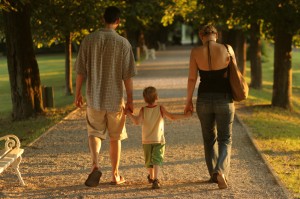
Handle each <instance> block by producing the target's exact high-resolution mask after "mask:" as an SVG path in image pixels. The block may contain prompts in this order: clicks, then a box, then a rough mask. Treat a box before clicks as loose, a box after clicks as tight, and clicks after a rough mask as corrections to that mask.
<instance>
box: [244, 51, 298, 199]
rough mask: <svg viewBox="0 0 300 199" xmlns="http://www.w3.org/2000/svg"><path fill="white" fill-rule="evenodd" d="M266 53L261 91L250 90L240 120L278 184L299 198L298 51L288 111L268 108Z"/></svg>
mask: <svg viewBox="0 0 300 199" xmlns="http://www.w3.org/2000/svg"><path fill="white" fill-rule="evenodd" d="M268 52H269V57H272V58H271V59H270V58H269V59H268V61H266V62H264V63H263V89H262V90H254V89H250V96H249V99H248V100H246V101H245V102H242V104H243V105H245V107H243V108H241V114H240V117H241V119H242V120H243V121H244V123H245V124H246V125H247V126H248V127H249V128H250V129H251V132H252V134H253V136H254V139H255V141H256V143H257V145H258V147H259V149H260V151H261V153H262V154H263V155H264V156H265V157H266V159H267V160H268V162H269V163H270V164H271V166H272V167H273V169H274V171H275V172H276V173H277V175H278V176H279V178H280V179H281V181H282V182H283V183H284V184H285V185H286V187H287V188H288V189H289V190H290V191H291V192H292V193H293V194H294V197H295V198H300V128H299V127H300V74H299V73H300V51H299V49H298V50H294V51H293V54H292V56H293V59H292V70H293V97H292V103H293V108H294V110H293V111H292V112H290V111H287V110H284V109H281V108H274V107H271V106H270V104H271V99H272V85H273V54H272V53H273V49H272V48H271V47H269V48H268ZM248 65H249V64H248ZM247 72H248V74H249V73H250V71H247ZM248 81H249V82H250V79H249V78H248Z"/></svg>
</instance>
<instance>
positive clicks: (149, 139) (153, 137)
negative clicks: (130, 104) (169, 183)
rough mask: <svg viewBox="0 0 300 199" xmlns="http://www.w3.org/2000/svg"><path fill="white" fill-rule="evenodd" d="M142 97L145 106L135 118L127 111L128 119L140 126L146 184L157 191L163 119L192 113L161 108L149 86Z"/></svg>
mask: <svg viewBox="0 0 300 199" xmlns="http://www.w3.org/2000/svg"><path fill="white" fill-rule="evenodd" d="M143 97H144V100H145V102H146V103H147V106H144V107H142V108H141V110H140V112H139V114H138V115H137V116H135V115H133V114H132V113H131V112H130V111H127V115H128V116H129V118H130V119H131V120H132V121H133V122H134V123H135V124H136V125H138V124H142V143H143V149H144V157H145V166H146V167H147V168H148V171H149V175H148V177H147V178H148V182H149V183H152V189H159V188H160V182H159V180H158V173H159V166H161V165H162V162H163V157H164V151H165V137H164V119H163V118H164V117H166V118H169V119H171V120H175V119H182V118H187V117H190V116H191V115H192V112H187V113H186V114H173V113H169V112H168V111H167V110H166V109H165V108H164V107H163V106H160V105H158V104H156V101H157V99H158V95H157V91H156V89H155V88H154V87H152V86H150V87H147V88H145V89H144V91H143Z"/></svg>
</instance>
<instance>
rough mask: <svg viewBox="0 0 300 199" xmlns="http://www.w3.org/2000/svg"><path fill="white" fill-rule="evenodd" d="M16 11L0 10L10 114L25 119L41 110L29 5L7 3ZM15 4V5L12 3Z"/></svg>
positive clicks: (18, 118)
mask: <svg viewBox="0 0 300 199" xmlns="http://www.w3.org/2000/svg"><path fill="white" fill-rule="evenodd" d="M11 3H12V4H13V5H15V6H16V7H17V8H18V11H17V12H14V11H10V12H5V11H3V16H4V27H5V36H6V45H7V66H8V72H9V80H10V86H11V98H12V106H13V110H12V117H13V119H14V120H21V119H26V118H29V117H31V116H33V115H35V114H36V113H41V112H43V111H44V107H43V100H42V89H41V83H40V74H39V68H38V64H37V61H36V58H35V54H34V50H33V42H32V36H31V29H30V5H29V4H22V3H15V2H13V1H12V2H11ZM16 4H18V5H16Z"/></svg>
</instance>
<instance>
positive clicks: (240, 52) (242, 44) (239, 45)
mask: <svg viewBox="0 0 300 199" xmlns="http://www.w3.org/2000/svg"><path fill="white" fill-rule="evenodd" d="M235 34H236V36H235V38H236V48H235V51H234V52H235V56H236V61H237V64H238V67H239V69H240V71H241V73H242V74H243V75H246V57H247V56H246V47H247V46H246V39H245V35H244V32H243V31H242V30H236V33H235Z"/></svg>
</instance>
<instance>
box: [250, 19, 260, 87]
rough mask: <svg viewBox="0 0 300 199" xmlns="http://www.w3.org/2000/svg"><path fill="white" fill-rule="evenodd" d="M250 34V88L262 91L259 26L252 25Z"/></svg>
mask: <svg viewBox="0 0 300 199" xmlns="http://www.w3.org/2000/svg"><path fill="white" fill-rule="evenodd" d="M250 31H251V33H250V68H251V83H250V87H252V88H255V89H261V87H262V67H261V40H260V27H259V24H257V23H253V24H251V30H250Z"/></svg>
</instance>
